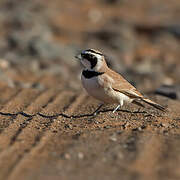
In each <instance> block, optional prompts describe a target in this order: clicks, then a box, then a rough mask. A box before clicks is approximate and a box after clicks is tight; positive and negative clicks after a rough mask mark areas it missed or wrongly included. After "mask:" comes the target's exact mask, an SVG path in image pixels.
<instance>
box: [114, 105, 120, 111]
mask: <svg viewBox="0 0 180 180" xmlns="http://www.w3.org/2000/svg"><path fill="white" fill-rule="evenodd" d="M120 107H121V105H120V104H119V105H118V106H117V107H116V108H115V109H114V111H113V113H115V112H116V111H117V110H118V109H119V108H120Z"/></svg>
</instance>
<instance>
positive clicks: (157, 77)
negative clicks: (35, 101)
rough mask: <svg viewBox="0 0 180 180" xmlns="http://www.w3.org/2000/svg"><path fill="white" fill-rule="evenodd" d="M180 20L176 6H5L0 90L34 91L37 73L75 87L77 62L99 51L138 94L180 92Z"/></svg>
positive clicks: (173, 2) (117, 2) (93, 0)
mask: <svg viewBox="0 0 180 180" xmlns="http://www.w3.org/2000/svg"><path fill="white" fill-rule="evenodd" d="M179 19H180V2H179V1H178V0H167V1H166V2H165V1H164V0H149V1H144V0H135V1H131V0H86V1H83V0H76V1H73V0H69V1H65V0H53V1H49V0H32V1H25V0H13V1H12V0H4V1H3V0H2V1H0V58H1V59H0V67H1V76H0V80H1V83H9V85H10V86H18V85H20V86H23V87H29V86H32V84H31V77H32V75H31V74H32V73H33V74H34V73H36V74H38V75H42V74H43V75H44V74H51V75H53V76H54V75H55V76H56V75H57V74H59V75H60V76H59V77H61V78H62V79H64V80H65V81H66V82H67V80H69V78H70V80H71V79H72V76H71V75H72V73H73V74H74V75H75V77H73V79H74V78H75V81H76V80H77V79H79V74H80V69H81V66H80V65H79V63H78V62H77V61H76V60H75V59H74V55H75V54H77V53H78V52H79V51H80V50H82V49H86V48H94V49H98V50H100V51H102V52H103V53H104V54H105V55H106V56H108V57H109V58H108V59H109V61H108V63H109V65H110V66H111V67H112V68H113V69H115V70H116V71H117V72H120V73H121V74H123V75H125V76H126V78H127V79H128V80H129V81H130V82H131V83H133V84H134V85H136V86H137V87H138V88H139V89H140V90H143V91H145V92H149V91H152V90H154V89H156V88H157V87H159V86H160V85H162V84H166V85H174V84H178V83H180V78H179V77H180V60H179V57H180V23H179ZM27 72H29V74H28V73H27ZM18 74H20V76H18ZM24 74H25V75H24ZM22 75H23V76H22ZM26 76H28V78H27V77H26ZM70 76H71V77H70ZM24 77H26V78H25V79H23V78H24ZM67 86H71V87H73V88H79V86H78V84H77V83H73V82H72V81H71V82H70V83H67Z"/></svg>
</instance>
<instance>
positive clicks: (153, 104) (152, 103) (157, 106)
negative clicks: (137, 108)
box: [142, 98, 165, 111]
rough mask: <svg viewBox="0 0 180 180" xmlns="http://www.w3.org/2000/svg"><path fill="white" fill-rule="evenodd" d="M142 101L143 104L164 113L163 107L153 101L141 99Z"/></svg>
mask: <svg viewBox="0 0 180 180" xmlns="http://www.w3.org/2000/svg"><path fill="white" fill-rule="evenodd" d="M142 101H144V102H145V103H147V104H149V105H151V106H153V107H155V108H156V109H159V110H161V111H165V107H163V106H161V105H160V104H157V103H155V102H154V101H151V100H150V99H147V98H142Z"/></svg>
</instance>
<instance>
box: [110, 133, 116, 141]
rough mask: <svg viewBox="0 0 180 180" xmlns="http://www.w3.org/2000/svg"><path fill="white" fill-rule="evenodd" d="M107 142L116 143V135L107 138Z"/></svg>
mask: <svg viewBox="0 0 180 180" xmlns="http://www.w3.org/2000/svg"><path fill="white" fill-rule="evenodd" d="M109 140H111V141H113V142H116V141H117V137H116V134H113V135H112V136H110V137H109Z"/></svg>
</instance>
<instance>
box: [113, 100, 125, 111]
mask: <svg viewBox="0 0 180 180" xmlns="http://www.w3.org/2000/svg"><path fill="white" fill-rule="evenodd" d="M123 103H124V102H123V100H122V99H121V100H120V104H119V105H118V106H117V107H116V108H115V109H114V111H113V113H115V112H116V111H117V110H118V109H119V108H120V107H122V106H123Z"/></svg>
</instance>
